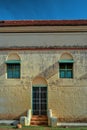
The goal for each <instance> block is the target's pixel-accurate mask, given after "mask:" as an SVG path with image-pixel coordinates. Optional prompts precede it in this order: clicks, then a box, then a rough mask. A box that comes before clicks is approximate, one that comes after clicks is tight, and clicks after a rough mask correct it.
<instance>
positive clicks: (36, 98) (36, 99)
mask: <svg viewBox="0 0 87 130" xmlns="http://www.w3.org/2000/svg"><path fill="white" fill-rule="evenodd" d="M32 89H33V90H32V114H33V115H47V87H43V86H40V87H39V86H36V87H33V88H32Z"/></svg>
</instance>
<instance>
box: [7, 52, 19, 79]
mask: <svg viewBox="0 0 87 130" xmlns="http://www.w3.org/2000/svg"><path fill="white" fill-rule="evenodd" d="M20 61H21V60H20V57H19V55H18V54H16V53H12V54H9V55H8V57H7V60H6V62H5V63H6V65H7V78H12V79H14V78H15V79H17V78H20Z"/></svg>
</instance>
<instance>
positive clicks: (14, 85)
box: [0, 50, 87, 122]
mask: <svg viewBox="0 0 87 130" xmlns="http://www.w3.org/2000/svg"><path fill="white" fill-rule="evenodd" d="M11 53H17V54H18V55H19V56H20V58H21V78H20V79H7V77H6V64H5V61H6V59H7V56H8V55H9V54H11ZM63 53H70V54H71V55H72V56H73V59H74V68H73V72H74V77H73V79H60V78H59V71H58V69H59V63H58V60H59V59H60V57H61V55H62V54H63ZM86 59H87V51H86V50H51V51H50V50H49V51H46V50H43V51H27V50H26V51H22V50H21V51H1V52H0V119H18V118H19V117H20V115H26V111H27V110H28V109H29V108H31V109H32V82H33V80H34V79H35V78H36V77H44V79H45V80H46V81H47V83H48V86H47V87H48V109H52V111H53V115H54V116H57V117H58V119H59V121H74V122H75V121H82V122H83V121H87V119H86V118H87V110H86V109H87V101H86V99H87V91H86V90H87V60H86Z"/></svg>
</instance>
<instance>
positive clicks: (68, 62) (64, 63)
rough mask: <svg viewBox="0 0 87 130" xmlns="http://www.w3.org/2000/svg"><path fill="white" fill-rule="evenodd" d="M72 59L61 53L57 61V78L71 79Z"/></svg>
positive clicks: (68, 55) (70, 56)
mask: <svg viewBox="0 0 87 130" xmlns="http://www.w3.org/2000/svg"><path fill="white" fill-rule="evenodd" d="M73 62H74V60H73V57H72V55H71V54H69V53H63V54H62V55H61V57H60V60H59V77H60V78H73Z"/></svg>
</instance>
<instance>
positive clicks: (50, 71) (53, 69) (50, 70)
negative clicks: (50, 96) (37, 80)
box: [38, 62, 58, 79]
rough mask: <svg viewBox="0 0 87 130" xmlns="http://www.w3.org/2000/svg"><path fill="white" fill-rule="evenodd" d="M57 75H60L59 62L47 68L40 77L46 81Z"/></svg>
mask: <svg viewBox="0 0 87 130" xmlns="http://www.w3.org/2000/svg"><path fill="white" fill-rule="evenodd" d="M56 73H58V62H56V63H55V64H53V65H51V66H49V67H48V68H46V69H45V70H44V71H43V72H41V73H40V74H39V75H38V76H42V77H45V78H46V79H49V78H51V77H52V76H53V75H55V74H56Z"/></svg>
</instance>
